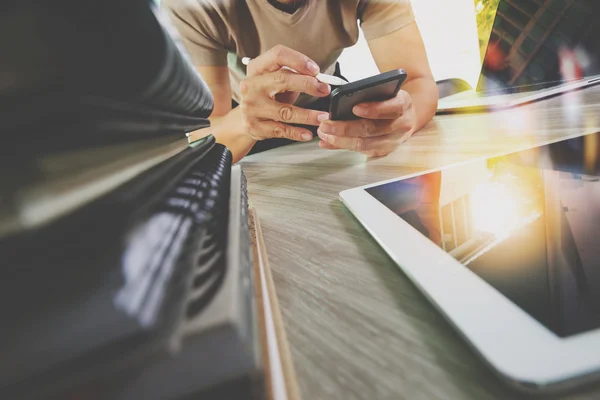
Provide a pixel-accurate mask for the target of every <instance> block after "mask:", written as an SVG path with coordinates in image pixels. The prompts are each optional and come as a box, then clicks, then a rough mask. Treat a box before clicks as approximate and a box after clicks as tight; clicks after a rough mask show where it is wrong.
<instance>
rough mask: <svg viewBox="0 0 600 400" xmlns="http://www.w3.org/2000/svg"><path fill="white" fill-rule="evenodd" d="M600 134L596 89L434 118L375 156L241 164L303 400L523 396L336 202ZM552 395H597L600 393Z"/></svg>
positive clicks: (266, 157)
mask: <svg viewBox="0 0 600 400" xmlns="http://www.w3.org/2000/svg"><path fill="white" fill-rule="evenodd" d="M598 131H600V87H593V88H588V89H585V90H583V91H579V92H574V93H569V94H566V95H563V96H560V97H555V98H552V99H549V100H545V101H542V102H539V103H534V104H530V105H527V106H523V107H520V108H517V109H512V110H508V111H499V112H492V113H482V114H472V115H452V116H438V117H436V118H435V119H434V121H433V122H432V123H430V124H429V126H427V127H426V128H425V129H424V130H423V131H421V132H419V133H418V134H416V135H415V136H413V137H412V138H411V139H410V140H409V141H408V142H407V143H405V144H403V145H402V146H401V147H400V148H399V149H398V150H397V151H396V152H394V153H393V154H391V155H389V156H387V157H383V158H380V159H371V160H368V159H367V158H366V157H364V156H362V155H360V154H356V153H352V152H347V151H331V150H321V149H319V148H318V145H317V142H316V141H313V142H310V143H301V144H294V145H290V146H286V147H283V148H279V149H275V150H271V151H268V152H265V153H261V154H256V155H253V156H250V157H247V158H245V159H244V160H243V161H242V166H243V169H244V171H245V173H246V175H247V178H248V182H249V192H250V202H251V205H252V207H254V208H255V209H256V212H257V214H258V215H259V216H260V219H261V222H262V229H263V234H264V239H265V243H266V247H267V252H268V257H269V261H270V264H271V268H272V271H273V275H274V281H275V285H276V290H277V296H278V299H279V302H280V305H281V310H282V314H283V319H284V322H285V324H286V331H287V335H288V338H289V341H290V347H291V350H292V355H293V358H294V364H295V367H296V371H297V374H298V379H299V385H300V389H301V392H302V397H303V399H311V400H312V399H345V400H351V399H478V400H484V399H516V398H526V397H528V396H525V395H522V394H520V393H519V392H517V391H515V390H513V389H511V388H510V387H509V386H508V385H507V384H505V383H504V382H503V381H502V380H501V379H499V378H497V377H496V376H495V375H494V374H493V373H492V372H491V370H490V369H489V368H487V366H486V365H485V364H484V363H483V362H482V361H481V360H480V359H479V358H478V357H477V356H476V354H475V353H474V352H473V351H472V350H471V349H470V348H469V347H468V346H467V345H466V343H465V342H464V341H463V340H462V339H461V338H460V337H459V336H458V335H457V334H456V333H455V331H454V330H453V329H452V328H451V327H450V325H449V324H448V323H447V322H446V321H445V320H444V319H443V317H442V316H441V315H440V314H439V313H438V312H436V310H435V309H434V308H433V307H432V306H431V305H430V304H429V303H428V302H427V300H426V299H425V298H424V297H423V295H422V294H420V292H419V291H418V290H417V289H416V288H415V287H414V286H413V285H412V284H411V283H410V281H409V280H408V278H406V276H404V275H403V274H402V272H401V271H400V269H399V268H398V267H397V266H396V265H395V264H394V263H393V262H392V261H391V260H390V259H389V258H388V257H387V255H386V254H385V252H384V251H383V250H382V249H381V248H380V247H379V246H378V245H377V244H376V243H375V241H374V240H373V239H372V238H371V237H370V236H369V234H368V233H367V232H366V231H365V230H364V229H363V228H362V226H361V225H360V224H359V223H358V222H357V221H356V220H355V219H354V218H353V216H352V215H351V214H350V213H349V212H348V211H347V210H346V208H345V207H344V206H343V205H342V203H341V202H340V201H339V199H338V194H339V192H340V191H342V190H345V189H349V188H352V187H355V186H359V185H364V184H368V183H374V182H377V181H380V180H384V179H390V178H395V177H400V176H403V175H406V174H409V173H414V172H418V171H423V170H426V169H431V168H438V167H442V166H445V165H449V164H452V163H456V162H463V161H467V160H471V159H474V158H478V157H483V156H490V155H496V154H500V153H506V152H510V151H515V150H518V149H521V148H524V147H530V146H534V145H536V144H541V143H545V142H548V141H552V140H557V139H560V138H565V137H568V136H573V135H580V134H584V133H592V132H598ZM474 300H476V299H474ZM591 351H593V349H592V350H591ZM538 398H540V397H538ZM541 398H550V397H549V396H542V397H541ZM552 398H569V399H584V398H585V399H587V398H600V386H592V387H587V388H583V389H579V390H577V391H575V392H571V393H568V394H566V395H562V396H555V397H552Z"/></svg>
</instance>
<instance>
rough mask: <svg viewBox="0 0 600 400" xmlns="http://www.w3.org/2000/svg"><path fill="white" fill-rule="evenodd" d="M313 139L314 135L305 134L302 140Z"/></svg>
mask: <svg viewBox="0 0 600 400" xmlns="http://www.w3.org/2000/svg"><path fill="white" fill-rule="evenodd" d="M312 138H313V137H312V135H311V134H310V133H303V134H302V140H306V141H309V140H311V139H312Z"/></svg>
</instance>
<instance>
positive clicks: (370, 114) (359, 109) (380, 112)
mask: <svg viewBox="0 0 600 400" xmlns="http://www.w3.org/2000/svg"><path fill="white" fill-rule="evenodd" d="M401 93H402V92H400V93H399V95H398V96H396V97H394V98H392V99H389V100H385V101H381V102H372V103H360V104H357V105H356V106H354V108H353V109H352V112H353V113H354V115H356V116H357V117H361V118H368V119H397V118H400V117H402V116H403V115H404V114H405V112H406V110H407V109H408V108H409V107H411V106H412V100H411V98H410V96H408V95H403V94H401Z"/></svg>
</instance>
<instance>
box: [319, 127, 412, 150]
mask: <svg viewBox="0 0 600 400" xmlns="http://www.w3.org/2000/svg"><path fill="white" fill-rule="evenodd" d="M317 134H318V135H319V138H320V139H321V140H322V141H324V142H326V143H327V144H328V145H329V146H333V147H336V148H340V149H346V150H352V151H357V152H360V153H364V154H367V155H374V154H383V153H386V154H387V153H389V152H390V151H392V150H393V149H395V148H396V147H397V146H398V145H399V144H400V143H402V142H404V141H406V139H408V137H409V136H410V135H409V134H402V133H397V134H392V135H385V136H376V137H366V138H365V137H344V136H334V135H328V134H326V133H323V132H321V131H320V130H319V131H317Z"/></svg>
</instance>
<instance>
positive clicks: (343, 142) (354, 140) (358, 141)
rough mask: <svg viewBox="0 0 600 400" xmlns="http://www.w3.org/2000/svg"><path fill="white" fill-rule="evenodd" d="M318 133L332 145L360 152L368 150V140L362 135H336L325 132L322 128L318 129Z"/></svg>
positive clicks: (324, 140)
mask: <svg viewBox="0 0 600 400" xmlns="http://www.w3.org/2000/svg"><path fill="white" fill-rule="evenodd" d="M317 135H319V138H320V139H321V140H322V141H323V142H325V143H327V145H328V146H330V147H334V148H338V149H346V150H353V151H358V152H362V151H365V150H367V142H366V140H365V138H362V137H344V136H334V135H329V134H327V133H323V132H321V131H320V130H318V131H317Z"/></svg>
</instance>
